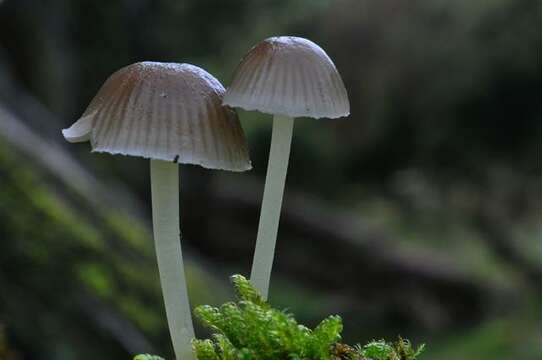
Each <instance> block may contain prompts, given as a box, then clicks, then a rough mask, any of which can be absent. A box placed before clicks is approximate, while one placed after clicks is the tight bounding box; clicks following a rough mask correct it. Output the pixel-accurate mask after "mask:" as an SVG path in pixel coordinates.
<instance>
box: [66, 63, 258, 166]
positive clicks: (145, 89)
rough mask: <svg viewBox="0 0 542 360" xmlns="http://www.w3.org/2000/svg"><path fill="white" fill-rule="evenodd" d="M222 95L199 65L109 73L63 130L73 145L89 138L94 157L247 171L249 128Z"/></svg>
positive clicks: (140, 65) (133, 68)
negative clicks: (117, 156) (126, 157)
mask: <svg viewBox="0 0 542 360" xmlns="http://www.w3.org/2000/svg"><path fill="white" fill-rule="evenodd" d="M224 91H225V90H224V87H223V86H222V84H220V82H219V81H218V80H217V79H215V78H214V77H213V76H212V75H211V74H209V73H208V72H206V71H205V70H203V69H201V68H199V67H197V66H194V65H189V64H175V63H158V62H141V63H136V64H132V65H129V66H126V67H124V68H122V69H120V70H119V71H117V72H115V73H114V74H113V75H111V76H110V77H109V79H107V81H106V82H105V84H104V85H103V86H102V87H101V89H100V90H99V91H98V94H97V95H96V96H95V97H94V99H93V100H92V102H91V103H90V105H89V106H88V108H87V109H86V111H85V112H84V114H83V115H82V117H81V118H80V119H79V120H78V121H77V122H76V123H74V124H73V125H72V126H71V127H70V128H68V129H65V130H63V131H62V133H63V135H64V137H65V138H66V140H68V141H69V142H81V141H88V140H90V143H91V146H92V151H93V152H106V153H110V154H123V155H132V156H141V157H145V158H150V159H157V160H166V161H174V162H179V163H185V164H195V165H201V166H203V167H206V168H211V169H223V170H232V171H245V170H249V169H250V168H251V164H250V159H249V156H248V150H247V144H246V140H245V136H244V133H243V129H242V128H241V124H240V122H239V119H238V117H237V114H236V113H235V111H234V110H233V109H230V108H228V107H225V106H223V105H222V97H223V95H224Z"/></svg>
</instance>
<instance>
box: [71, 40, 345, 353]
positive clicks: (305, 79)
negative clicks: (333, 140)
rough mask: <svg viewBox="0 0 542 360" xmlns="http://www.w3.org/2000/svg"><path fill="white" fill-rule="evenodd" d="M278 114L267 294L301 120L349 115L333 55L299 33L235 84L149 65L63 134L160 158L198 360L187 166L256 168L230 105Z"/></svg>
mask: <svg viewBox="0 0 542 360" xmlns="http://www.w3.org/2000/svg"><path fill="white" fill-rule="evenodd" d="M222 102H224V104H226V105H232V106H238V107H241V108H244V109H246V110H259V111H261V112H264V113H270V114H273V115H275V118H274V121H273V135H272V143H271V151H270V157H269V165H268V169H267V178H266V185H265V190H264V199H263V203H262V210H261V214H260V224H259V228H258V237H257V244H256V252H255V256H254V261H253V267H252V274H251V280H252V282H253V283H254V285H255V286H256V287H257V288H258V289H259V290H260V291H261V292H262V295H263V296H264V297H267V293H268V288H269V278H270V275H271V267H272V263H273V257H274V249H275V243H276V236H277V231H278V221H279V217H280V209H281V204H282V195H283V191H284V183H285V179H286V171H287V167H288V158H289V154H290V144H291V140H292V132H293V122H294V120H293V118H294V117H300V116H308V117H313V118H321V117H330V118H335V117H340V116H346V115H348V113H349V104H348V98H347V94H346V90H345V88H344V85H343V83H342V80H341V78H340V76H339V74H338V72H337V70H336V69H335V66H334V65H333V62H332V61H331V60H330V59H329V57H328V56H327V55H326V53H325V52H324V51H323V50H322V49H321V48H320V47H318V46H317V45H316V44H314V43H312V42H310V41H308V40H306V39H301V38H296V37H278V38H270V39H267V40H264V41H263V42H261V43H260V44H258V45H257V46H255V47H254V48H253V49H252V50H250V52H249V53H248V54H247V56H245V58H244V59H243V60H242V61H241V63H240V65H239V67H238V69H237V71H236V73H235V76H234V80H233V82H232V85H231V87H230V89H229V90H228V91H227V92H226V94H225V90H224V87H223V86H222V85H221V84H220V82H219V81H218V80H217V79H215V78H214V77H213V76H212V75H210V74H209V73H207V72H206V71H204V70H203V69H201V68H199V67H196V66H193V65H188V64H172V63H169V64H168V63H156V62H142V63H136V64H133V65H130V66H127V67H125V68H123V69H121V70H119V71H117V72H116V73H114V74H113V75H111V77H109V79H107V81H106V82H105V84H104V85H103V86H102V88H101V89H100V90H99V92H98V94H97V95H96V97H95V98H94V99H93V100H92V102H91V103H90V105H89V106H88V108H87V110H86V111H85V112H84V114H83V115H82V117H81V118H80V119H79V120H78V121H77V122H75V123H74V124H73V125H72V126H71V127H70V128H68V129H65V130H63V135H64V137H65V138H66V140H68V141H69V142H84V141H89V140H90V143H91V146H92V151H93V152H106V153H111V154H123V155H131V156H140V157H144V158H148V159H150V163H151V164H150V172H151V193H152V214H153V216H152V217H153V232H154V240H155V247H156V255H157V259H158V268H159V273H160V282H161V286H162V292H163V297H164V303H165V308H166V315H167V319H168V325H169V330H170V335H171V338H172V342H173V347H174V351H175V355H176V358H177V359H179V360H189V359H193V354H192V351H191V344H190V341H191V340H192V338H194V330H193V325H192V317H191V313H190V305H189V299H188V293H187V289H186V280H185V275H184V266H183V259H182V251H181V242H180V234H179V230H180V222H179V174H178V171H179V170H178V165H177V164H178V163H185V164H195V165H201V166H203V167H205V168H211V169H222V170H231V171H245V170H249V169H250V168H251V164H250V159H249V156H248V150H247V145H246V140H245V136H244V134H243V130H242V128H241V125H240V123H239V119H238V117H237V115H236V113H235V112H234V111H233V110H232V109H230V108H228V107H225V106H223V105H222Z"/></svg>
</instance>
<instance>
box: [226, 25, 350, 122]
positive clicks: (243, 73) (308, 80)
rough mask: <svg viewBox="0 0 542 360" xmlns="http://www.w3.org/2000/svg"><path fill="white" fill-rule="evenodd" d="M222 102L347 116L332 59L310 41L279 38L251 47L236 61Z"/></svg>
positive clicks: (345, 98) (250, 107) (277, 111)
mask: <svg viewBox="0 0 542 360" xmlns="http://www.w3.org/2000/svg"><path fill="white" fill-rule="evenodd" d="M224 104H227V105H230V106H237V107H240V108H243V109H245V110H258V111H261V112H264V113H268V114H278V115H286V116H290V117H300V116H308V117H312V118H322V117H327V118H338V117H342V116H347V115H349V114H350V103H349V101H348V94H347V93H346V89H345V87H344V83H343V81H342V79H341V76H340V75H339V72H338V71H337V69H336V68H335V65H334V64H333V61H331V59H330V58H329V56H327V54H326V53H325V51H324V50H322V48H320V47H319V46H318V45H316V44H315V43H313V42H312V41H310V40H307V39H303V38H299V37H293V36H281V37H272V38H269V39H266V40H264V41H262V42H260V43H259V44H258V45H256V46H254V47H253V48H252V49H251V50H250V51H249V52H248V54H247V55H245V57H244V58H243V59H242V60H241V63H240V64H239V66H238V67H237V70H236V72H235V74H234V78H233V81H232V83H231V86H230V87H229V88H228V90H227V91H226V95H225V96H224Z"/></svg>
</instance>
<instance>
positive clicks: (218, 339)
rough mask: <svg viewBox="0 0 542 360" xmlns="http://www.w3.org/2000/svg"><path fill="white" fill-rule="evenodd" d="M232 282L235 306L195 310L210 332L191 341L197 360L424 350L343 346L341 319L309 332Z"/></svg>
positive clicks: (375, 355)
mask: <svg viewBox="0 0 542 360" xmlns="http://www.w3.org/2000/svg"><path fill="white" fill-rule="evenodd" d="M231 279H232V282H233V286H234V289H235V293H236V296H237V301H236V302H226V303H225V304H223V305H222V306H220V307H213V306H209V305H202V306H198V307H197V308H196V309H195V311H194V312H195V315H196V317H197V318H198V319H199V320H200V321H201V322H202V323H203V324H204V325H205V326H206V327H208V328H209V329H211V331H212V332H213V336H212V339H204V340H197V339H194V340H193V342H192V344H193V348H194V352H195V354H196V356H197V359H198V360H287V359H290V360H341V359H344V360H416V359H417V358H418V356H419V355H420V354H421V352H422V351H423V349H424V346H421V347H419V348H418V349H415V348H413V347H412V346H411V344H410V342H409V341H408V340H403V339H401V338H399V340H398V341H397V342H396V343H386V342H384V341H373V342H371V343H369V344H367V345H366V346H364V347H361V346H355V347H351V346H348V345H346V344H341V343H339V341H340V339H341V332H342V329H343V326H342V319H341V318H340V317H339V316H336V315H335V316H329V317H328V318H326V319H324V320H323V321H322V322H321V323H320V324H319V325H318V326H317V327H316V328H314V329H309V328H308V327H306V326H304V325H301V324H299V323H297V321H296V320H295V318H294V317H293V315H292V314H289V313H287V312H285V311H281V310H277V309H274V308H272V307H271V306H270V305H269V303H267V302H266V301H264V299H263V298H262V297H261V296H260V294H259V293H258V292H257V290H256V289H255V288H254V287H253V286H252V285H251V284H250V283H249V281H248V280H247V279H245V278H244V277H242V276H240V275H234V276H232V278H231ZM136 359H137V358H136Z"/></svg>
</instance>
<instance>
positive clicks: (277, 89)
mask: <svg viewBox="0 0 542 360" xmlns="http://www.w3.org/2000/svg"><path fill="white" fill-rule="evenodd" d="M223 102H224V104H226V105H230V106H236V107H240V108H243V109H245V110H258V111H260V112H263V113H267V114H271V115H273V116H274V117H273V133H272V138H271V149H270V152H269V163H268V167H267V175H266V181H265V189H264V195H263V202H262V209H261V213H260V223H259V225H258V236H257V239H256V250H255V253H254V260H253V263H252V272H251V276H250V280H251V282H252V284H253V285H254V286H255V287H256V288H257V289H258V290H260V292H261V293H262V295H263V296H264V297H265V298H266V297H267V294H268V290H269V280H270V276H271V268H272V265H273V257H274V251H275V243H276V238H277V231H278V224H279V218H280V211H281V206H282V196H283V192H284V183H285V180H286V172H287V169H288V159H289V157H290V145H291V141H292V133H293V126H294V118H296V117H310V118H316V119H318V118H338V117H343V116H348V115H349V114H350V104H349V101H348V95H347V92H346V89H345V87H344V84H343V81H342V79H341V76H340V75H339V73H338V71H337V69H336V68H335V65H334V64H333V62H332V61H331V59H330V58H329V56H328V55H327V54H326V53H325V52H324V50H322V48H320V47H319V46H318V45H316V44H315V43H313V42H312V41H309V40H307V39H303V38H299V37H293V36H281V37H272V38H269V39H266V40H264V41H262V42H260V43H259V44H257V45H256V46H254V47H253V48H252V49H251V50H250V51H249V52H248V53H247V54H246V55H245V57H244V58H243V59H242V60H241V62H240V64H239V65H238V67H237V70H236V71H235V74H234V77H233V80H232V83H231V85H230V87H229V88H228V90H227V91H226V95H224V101H223Z"/></svg>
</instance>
